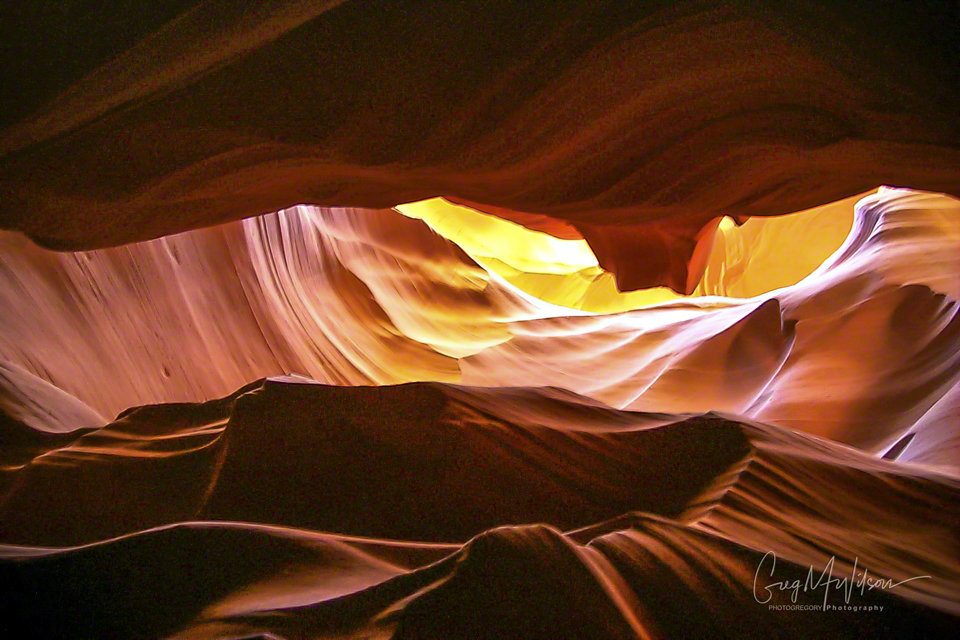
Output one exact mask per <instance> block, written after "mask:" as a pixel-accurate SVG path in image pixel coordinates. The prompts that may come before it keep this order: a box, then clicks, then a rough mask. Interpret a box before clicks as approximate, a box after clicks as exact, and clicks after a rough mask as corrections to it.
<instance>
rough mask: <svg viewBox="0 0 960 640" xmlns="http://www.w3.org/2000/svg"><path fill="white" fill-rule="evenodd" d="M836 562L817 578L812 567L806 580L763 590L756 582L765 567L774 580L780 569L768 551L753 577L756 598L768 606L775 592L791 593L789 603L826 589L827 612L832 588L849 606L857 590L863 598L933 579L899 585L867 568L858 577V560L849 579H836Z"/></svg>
mask: <svg viewBox="0 0 960 640" xmlns="http://www.w3.org/2000/svg"><path fill="white" fill-rule="evenodd" d="M835 561H836V556H832V557H831V558H830V560H829V561H828V562H827V564H826V566H825V567H824V569H823V571H822V572H821V573H820V575H819V576H817V575H816V572H815V571H814V569H813V567H812V566H811V567H810V570H809V571H808V572H807V578H806V580H793V581H790V580H783V581H780V582H771V583H769V584H768V585H766V586H764V587H760V586H758V584H757V582H758V580H759V578H760V574H761V572H762V571H763V569H764V567H766V566H769V567H770V577H771V578H772V577H773V573H774V571H775V570H776V568H777V554H775V553H774V552H773V551H768V552H767V553H766V554H765V555H764V556H763V558H762V559H761V560H760V564H759V565H757V572H756V573H755V574H754V575H753V598H754V600H756V601H757V602H758V603H760V604H766V603H768V602H770V600H771V599H773V596H774V593H775V592H784V591H789V592H790V601H791V602H793V603H796V602H797V597H798V596H799V594H800V592H801V591H802V592H803V593H807V592H811V591H816V590H817V589H820V588H823V610H826V609H827V597H828V596H829V594H830V589H831V588H834V589H838V590H842V591H843V594H844V602H845V603H846V604H850V597H851V596H852V595H853V594H854V592H855V591H857V590H859V591H860V595H861V596H862V595H864V593H866V592H867V591H868V590H869V591H873V590H874V589H879V590H881V591H883V590H886V589H893V588H894V587H899V586H900V585H902V584H905V583H907V582H912V581H913V580H922V579H924V578H926V579H928V580H929V579H932V578H931V577H930V576H914V577H913V578H907V579H906V580H901V581H900V582H894V581H893V580H890V579H881V578H871V577H870V576H869V572H868V571H867V570H866V569H863V570H862V573H860V574H859V575H857V571H858V570H857V564H858V563H859V558H854V560H853V570H852V571H851V572H850V577H849V578H847V577H844V578H834V577H833V565H834V562H835ZM761 598H763V599H761Z"/></svg>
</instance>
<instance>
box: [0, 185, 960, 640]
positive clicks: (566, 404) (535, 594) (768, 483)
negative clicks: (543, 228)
mask: <svg viewBox="0 0 960 640" xmlns="http://www.w3.org/2000/svg"><path fill="white" fill-rule="evenodd" d="M958 213H960V202H958V201H957V200H955V199H953V198H949V197H946V196H943V195H938V194H929V193H918V192H912V191H905V190H895V189H881V190H880V191H879V192H878V193H877V194H875V195H870V196H867V197H866V198H864V199H862V200H861V201H860V202H859V203H858V204H857V206H856V210H855V214H854V218H853V226H852V229H851V231H850V234H849V236H848V237H847V239H846V241H845V242H844V243H843V244H842V246H841V247H840V248H839V249H838V250H837V251H836V252H835V253H834V255H832V256H831V257H830V258H829V259H828V260H827V261H826V262H825V263H824V264H823V265H821V266H820V267H819V268H818V269H817V270H815V271H814V273H812V274H810V275H809V276H808V277H806V278H804V279H803V280H801V281H800V282H798V283H796V284H793V285H791V286H787V287H782V288H778V289H774V290H772V291H767V292H764V293H761V294H759V295H756V296H754V297H752V298H745V299H736V298H722V297H706V298H689V299H678V300H675V301H673V302H670V303H666V304H659V305H654V306H649V307H642V308H639V309H634V310H630V311H625V312H617V313H587V312H583V311H577V310H571V309H568V308H563V307H559V306H555V305H551V304H548V303H545V302H542V301H540V300H537V299H535V298H533V297H531V296H529V295H527V294H524V293H523V292H522V291H520V290H519V289H517V288H515V287H514V286H513V285H511V284H509V283H508V282H507V281H506V280H504V279H502V278H500V277H499V276H497V275H496V274H495V273H494V272H492V271H489V270H487V269H485V268H484V267H482V266H481V265H480V264H478V263H477V262H475V261H473V260H472V259H471V258H470V257H469V255H468V254H467V253H466V252H465V251H463V250H462V249H461V248H459V247H458V246H457V245H455V244H453V243H452V242H450V241H449V240H446V239H445V238H443V237H441V236H439V235H437V234H436V233H434V232H433V231H431V230H430V228H429V227H427V225H426V224H425V223H424V222H423V221H421V220H416V219H411V218H408V217H404V216H401V215H399V214H397V213H396V212H394V211H363V212H355V211H351V210H343V209H324V208H316V207H298V208H295V209H290V210H286V211H282V212H279V213H277V214H272V215H270V216H264V217H262V218H256V219H250V220H245V221H242V222H236V223H231V224H228V225H224V226H220V227H215V228H211V229H205V230H200V231H195V232H190V233H187V234H182V235H179V236H172V237H168V238H163V239H160V240H156V241H152V242H147V243H140V244H135V245H129V246H126V247H120V248H114V249H107V250H101V251H92V252H83V253H76V254H62V253H54V252H50V251H46V250H43V249H39V248H37V247H36V246H34V245H31V244H29V243H26V242H24V241H23V239H22V238H21V237H19V236H16V235H13V234H8V235H5V236H3V238H2V240H3V245H2V251H0V258H2V262H0V265H2V267H3V268H2V271H0V277H2V279H0V285H2V286H0V295H2V302H3V304H2V305H0V318H2V322H3V327H4V331H3V332H2V333H0V354H2V357H3V358H4V362H3V363H2V365H0V410H2V412H0V434H2V438H3V440H2V442H3V447H2V449H0V455H2V457H0V584H2V585H4V586H3V588H2V589H0V619H2V620H4V622H5V623H9V624H10V625H13V626H14V628H27V629H30V630H31V631H30V633H31V634H32V635H33V636H34V637H44V638H46V637H158V638H160V637H170V638H180V637H196V638H232V637H249V636H254V637H256V636H257V635H258V634H259V635H261V636H265V637H281V638H299V637H311V636H313V637H329V638H369V637H382V638H471V639H472V638H503V637H511V638H545V637H583V638H607V637H610V638H646V637H676V636H684V637H690V636H694V637H715V636H733V637H751V636H753V637H756V636H757V635H769V636H771V637H809V636H810V635H818V636H828V637H862V636H863V634H865V633H878V634H883V635H892V636H906V635H910V636H921V637H923V636H926V637H952V636H953V635H956V634H957V632H958V631H960V600H958V598H957V594H958V593H960V562H958V558H960V553H958V551H960V547H958V540H960V528H958V522H960V520H958V518H957V515H958V513H960V464H958V456H957V451H958V443H960V428H958V426H960V423H958V422H957V420H956V417H957V415H958V407H960V405H958V400H960V396H958V394H957V389H958V386H957V385H958V380H960V317H958V299H960V280H958V279H957V274H958V273H960V265H958V262H957V261H958V259H960V251H958V245H960V226H958V224H960V215H958ZM358 214H360V215H358ZM769 228H770V229H773V230H776V229H778V227H776V226H771V227H769ZM757 242H758V244H759V245H760V246H767V245H768V242H772V241H770V240H768V241H765V240H764V237H763V235H762V232H760V236H759V237H758V239H757ZM726 251H727V250H726V249H724V254H725V255H729V254H726ZM715 255H719V253H718V254H715ZM766 259H768V260H769V259H771V258H766ZM748 262H749V261H748ZM724 264H727V263H721V264H720V265H719V266H718V267H715V268H717V269H718V270H717V271H715V273H717V274H719V276H718V277H719V278H720V279H719V280H718V281H717V282H715V283H714V286H717V287H721V290H722V287H723V286H726V285H725V284H724V283H723V276H724V275H725V274H729V277H730V278H731V280H729V286H731V287H739V286H749V285H748V284H744V283H749V282H751V276H750V274H749V266H748V267H747V270H746V271H744V270H742V269H740V268H739V267H738V268H731V269H726V268H724V267H723V265H724ZM737 264H739V263H737ZM571 277H579V276H577V275H576V274H571ZM288 371H294V372H300V373H302V374H306V375H308V376H310V378H314V380H311V379H309V378H305V377H298V376H285V377H271V376H276V375H277V374H280V373H283V372H288ZM265 377H266V378H267V379H265V380H264V379H263V378H265ZM257 378H259V380H257ZM250 380H256V381H254V382H250ZM317 380H319V381H320V382H322V383H326V384H319V383H318V382H317ZM415 380H433V381H432V382H414V383H408V384H399V385H395V383H403V382H410V381H415ZM331 385H333V386H331ZM368 385H391V386H368ZM394 385H395V386H394ZM464 385H466V386H464ZM480 385H484V386H480ZM158 403H160V404H158ZM135 405H146V406H135ZM127 407H133V408H130V409H126V408H127ZM118 412H120V413H119V415H117V413H118ZM113 415H116V418H115V419H114V420H112V421H110V420H109V418H107V417H104V416H113ZM794 605H799V607H801V608H790V607H793V606H794ZM824 607H831V608H828V609H826V610H824V609H823V608H824ZM862 607H867V609H863V608H862ZM271 634H272V635H271Z"/></svg>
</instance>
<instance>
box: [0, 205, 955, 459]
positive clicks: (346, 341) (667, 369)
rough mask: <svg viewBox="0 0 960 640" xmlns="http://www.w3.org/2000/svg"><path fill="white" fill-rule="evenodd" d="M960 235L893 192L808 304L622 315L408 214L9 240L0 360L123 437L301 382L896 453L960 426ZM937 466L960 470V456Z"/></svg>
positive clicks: (803, 298)
mask: <svg viewBox="0 0 960 640" xmlns="http://www.w3.org/2000/svg"><path fill="white" fill-rule="evenodd" d="M958 221H960V203H958V202H957V201H956V200H954V199H952V198H947V197H944V196H940V195H935V194H923V193H916V192H910V191H904V190H890V189H884V190H882V191H881V192H880V193H878V194H876V195H872V196H868V197H866V198H864V199H863V200H861V201H860V203H859V204H858V206H857V209H856V214H855V220H854V226H853V229H852V230H851V232H850V235H849V237H848V238H847V240H846V242H845V243H844V244H843V246H842V247H841V248H840V249H839V250H838V251H837V252H836V253H835V254H834V255H833V256H832V257H831V258H829V259H828V261H827V262H826V263H824V264H823V265H822V266H821V267H820V268H819V269H818V270H817V271H816V272H815V273H813V274H811V275H810V276H809V277H807V278H806V279H804V280H802V281H800V282H799V283H797V284H795V285H793V286H790V287H785V288H780V289H776V290H774V291H770V292H767V293H763V294H761V295H759V296H755V297H753V298H748V299H732V298H718V297H709V298H691V299H680V300H676V301H674V302H672V303H669V304H662V305H656V306H651V307H645V308H641V309H636V310H632V311H628V312H623V313H612V314H596V313H584V312H579V311H574V310H570V309H566V308H562V307H558V306H554V305H550V304H547V303H544V302H542V301H539V300H537V299H534V298H532V297H531V296H529V295H526V294H524V293H522V292H521V291H519V290H518V289H516V288H515V287H513V286H512V285H510V284H509V283H507V282H505V281H504V280H503V279H501V278H499V277H498V276H496V275H495V274H494V273H492V272H491V271H488V270H486V269H485V268H483V267H482V266H480V265H479V264H477V263H476V262H474V261H473V260H472V259H470V258H469V256H467V255H466V254H465V253H464V252H463V251H462V250H461V249H460V248H459V247H457V246H456V245H454V244H452V243H451V242H449V241H447V240H445V239H443V238H441V237H440V236H438V235H436V234H435V233H433V232H432V231H430V229H429V228H427V226H426V225H425V224H424V223H423V222H421V221H419V220H413V219H409V218H406V217H403V216H400V215H398V214H396V213H395V212H392V211H379V212H373V211H366V212H363V214H362V215H356V214H355V212H352V211H349V210H341V209H321V208H309V207H300V208H295V209H290V210H286V211H283V212H280V213H277V214H272V215H270V216H265V217H262V218H256V219H251V220H246V221H243V222H239V223H233V224H229V225H224V226H221V227H216V228H211V229H206V230H202V231H196V232H191V233H188V234H183V235H179V236H171V237H168V238H163V239H160V240H157V241H153V242H148V243H142V244H135V245H129V246H127V247H121V248H116V249H109V250H102V251H96V252H85V253H76V254H60V253H53V252H49V251H45V250H41V249H38V248H36V247H35V246H32V245H29V244H25V243H23V242H22V241H20V240H18V238H17V237H15V236H12V235H10V236H5V237H3V245H2V247H0V260H2V262H0V264H2V265H3V270H2V271H0V302H2V304H0V320H2V324H3V326H4V331H3V333H2V334H0V357H2V358H3V359H5V360H7V361H8V362H10V363H11V364H12V365H14V366H16V367H19V368H22V369H23V370H25V371H27V372H30V373H32V374H34V375H37V376H40V377H41V378H43V379H44V380H46V381H48V382H50V383H52V384H54V385H55V386H57V387H59V388H61V389H63V390H64V391H66V392H68V393H70V394H71V395H74V396H76V397H77V398H79V399H80V400H82V401H83V402H84V403H86V404H88V405H90V406H91V407H92V408H93V409H94V410H95V411H97V412H98V413H100V414H101V415H104V416H107V417H109V416H115V415H116V414H117V413H118V412H120V411H122V410H124V409H126V408H128V407H131V406H137V405H143V404H151V403H157V402H183V401H186V402H199V401H204V400H210V399H213V398H217V397H221V396H224V395H226V394H229V393H231V392H232V391H233V390H235V389H236V388H238V387H240V386H242V385H244V384H246V383H247V382H249V381H250V380H254V379H257V378H261V377H265V376H270V375H280V374H284V373H288V372H295V373H300V374H303V375H306V376H308V377H310V378H312V379H314V380H318V381H320V382H325V383H331V384H349V385H358V384H377V385H379V384H397V383H403V382H409V381H417V380H433V381H443V382H463V383H466V384H470V385H490V386H504V385H507V386H545V385H548V386H556V387H562V388H565V389H569V390H571V391H574V392H576V393H578V394H581V395H584V396H588V397H591V398H595V399H597V400H600V401H602V402H604V403H606V404H609V405H611V406H614V407H616V408H629V409H634V410H647V411H667V412H678V413H683V412H704V411H715V410H716V411H729V412H734V413H737V414H742V415H745V416H749V417H752V418H756V419H759V420H763V421H765V422H771V423H775V424H779V425H784V426H790V427H792V428H795V429H799V430H802V431H806V432H809V433H815V434H817V435H820V436H824V437H827V438H832V439H835V440H838V441H840V442H844V443H847V444H851V445H853V446H856V447H858V448H862V449H864V450H867V451H871V452H874V453H878V454H879V453H882V452H884V451H886V450H887V449H889V448H890V447H892V446H893V445H894V444H896V443H897V441H899V440H900V439H901V438H904V437H907V436H908V435H909V433H910V432H911V428H912V425H914V423H916V422H917V421H918V420H920V419H921V418H922V417H923V416H924V415H925V414H926V413H927V412H928V411H934V413H935V414H936V415H940V416H944V417H941V418H935V417H934V414H931V416H930V417H929V418H928V420H929V421H930V422H931V423H944V424H946V423H948V422H949V419H948V417H947V416H949V415H951V413H950V412H951V411H952V409H951V408H950V407H953V406H954V405H955V404H956V403H955V399H954V396H955V394H951V395H949V396H946V395H945V394H947V392H948V391H949V390H950V389H951V388H952V387H954V386H955V385H956V384H957V381H958V380H960V342H958V334H960V316H958V310H957V300H958V299H960V280H958V277H957V274H958V273H960V263H958V260H960V258H958V256H960V223H958ZM772 230H773V233H776V230H777V228H776V227H772ZM761 238H762V236H761ZM757 242H758V244H760V245H761V246H762V245H763V241H762V239H761V240H758V241H757ZM784 250H785V251H791V250H796V249H790V248H789V247H787V248H785V249H784ZM717 273H719V274H721V275H720V276H719V277H720V282H719V283H716V284H715V286H717V288H719V289H721V290H722V289H723V286H724V285H723V278H724V277H725V276H727V275H729V276H730V278H731V281H732V282H735V283H739V282H742V281H745V280H746V281H749V280H750V278H751V276H750V275H749V267H748V268H747V272H746V273H745V272H743V271H742V270H741V269H729V270H724V269H722V268H720V269H718V270H717ZM571 277H574V278H576V277H578V276H577V275H576V274H573V275H572V276H571ZM737 286H739V284H738V285H737ZM105 381H109V383H107V382H105ZM825 384H826V386H825ZM101 424H102V423H101ZM98 426H99V425H98ZM944 433H946V432H944ZM944 437H948V438H949V437H950V436H946V435H944ZM938 442H939V441H938ZM920 446H921V441H919V440H917V442H916V444H914V445H913V446H912V447H911V448H910V449H908V451H919V449H917V447H920ZM924 450H925V453H924V454H923V456H924V460H925V461H927V462H934V461H937V462H939V463H942V464H947V465H951V466H952V467H953V468H957V461H956V457H955V456H954V455H952V454H951V453H949V452H950V449H949V448H948V447H946V448H945V447H942V446H937V447H931V446H926V447H924ZM938 451H939V452H941V453H938Z"/></svg>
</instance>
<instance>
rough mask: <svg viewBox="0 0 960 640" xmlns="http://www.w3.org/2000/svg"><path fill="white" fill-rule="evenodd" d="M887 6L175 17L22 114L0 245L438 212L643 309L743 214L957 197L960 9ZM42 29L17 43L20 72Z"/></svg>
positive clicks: (710, 2)
mask: <svg viewBox="0 0 960 640" xmlns="http://www.w3.org/2000/svg"><path fill="white" fill-rule="evenodd" d="M880 4H881V5H882V6H877V7H874V9H873V10H872V11H869V12H863V11H860V10H859V8H856V9H854V8H845V7H842V6H837V7H830V8H828V7H821V8H813V7H810V6H808V5H809V3H794V2H784V3H777V5H776V6H771V5H770V3H769V2H761V1H746V2H737V3H729V2H720V1H719V0H697V1H689V2H679V3H678V2H653V3H633V5H632V6H629V7H624V6H621V4H619V3H608V2H602V1H591V2H584V1H583V0H576V1H570V2H566V1H565V2H556V1H554V0H550V1H549V2H547V1H545V0H540V1H534V2H525V3H523V7H521V8H518V7H517V6H516V3H514V2H507V1H504V0H498V1H495V2H484V3H479V4H478V3H469V2H442V3H437V2H421V1H415V2H398V3H390V2H386V3H384V2H376V1H374V0H349V1H346V2H344V1H331V0H314V1H311V2H297V3H293V2H286V1H279V0H277V1H272V2H262V3H258V4H257V7H256V8H250V7H247V6H245V5H244V6H240V5H236V4H234V3H228V2H218V1H217V2H204V3H199V4H196V3H190V2H170V1H168V2H165V3H164V7H163V10H160V11H157V12H156V15H154V16H150V17H148V18H146V19H144V20H143V21H142V24H140V27H142V29H143V30H145V31H144V32H142V33H140V36H139V37H140V39H139V41H137V39H136V38H134V39H133V41H132V42H129V43H128V44H125V45H121V44H118V45H116V47H114V48H113V50H112V51H110V52H109V55H108V54H106V53H103V52H102V50H105V49H106V50H109V49H110V47H109V46H107V45H104V44H103V43H104V41H106V42H107V43H110V42H111V41H113V40H115V39H116V36H112V35H111V34H109V33H108V34H103V35H105V36H106V37H102V36H97V37H95V36H89V34H88V38H89V40H90V42H91V46H90V49H91V50H94V51H101V53H100V54H99V55H98V56H94V55H92V54H91V53H89V52H88V51H86V50H85V48H84V47H83V46H76V45H74V43H72V42H70V43H69V44H65V45H64V46H65V48H68V49H70V50H71V51H72V52H74V53H76V54H77V55H75V56H64V57H65V58H71V57H74V58H80V59H81V60H83V61H84V62H86V63H88V65H89V69H84V71H87V70H88V71H89V73H87V74H86V75H80V72H79V71H78V72H75V75H71V74H70V73H68V72H66V71H58V73H63V74H64V76H65V77H64V78H63V79H62V80H61V81H59V82H57V83H55V84H54V85H52V86H51V87H49V88H48V89H47V92H46V93H44V94H43V97H46V98H47V99H48V101H46V102H43V101H40V102H38V100H37V98H36V96H35V95H33V94H27V95H24V96H23V97H22V99H21V101H20V102H23V103H24V104H27V105H28V107H29V108H30V110H29V111H27V112H26V113H20V117H19V118H17V117H16V116H15V117H14V118H13V119H12V120H8V125H9V126H7V127H6V128H5V129H4V130H3V131H2V133H0V196H2V197H0V227H2V228H5V229H14V230H19V231H23V232H25V233H27V234H29V235H30V236H31V237H32V238H34V239H35V240H37V241H38V242H40V243H41V244H44V245H46V246H49V247H55V248H59V249H93V248H101V247H107V246H116V245H119V244H123V243H127V242H132V241H138V240H146V239H150V238H156V237H159V236H162V235H168V234H171V233H176V232H181V231H185V230H188V229H195V228H198V227H203V226H210V225H213V224H219V223H223V222H226V221H228V220H236V219H239V218H244V217H247V216H253V215H257V214H264V213H269V212H273V211H277V210H279V209H283V208H287V207H291V206H293V205H296V204H300V203H311V204H316V205H326V206H353V207H365V208H376V209H381V208H388V207H391V206H395V205H398V204H401V203H404V202H410V201H415V200H422V199H425V198H429V197H433V196H438V195H443V196H447V197H450V198H451V199H453V200H455V201H457V202H461V203H465V204H470V205H472V206H476V207H477V208H479V209H481V210H488V211H491V212H493V213H495V214H497V215H500V216H503V217H506V218H508V219H512V220H517V221H519V222H521V223H523V224H525V225H529V226H531V227H534V228H538V229H543V230H548V231H550V232H551V233H555V234H559V235H561V236H563V237H581V236H582V237H584V238H586V239H587V241H588V242H589V243H590V244H591V246H592V247H593V248H594V250H595V251H596V253H597V256H598V259H599V261H600V264H601V266H603V267H604V268H605V269H607V270H609V271H612V272H613V273H615V274H616V276H617V280H618V285H619V286H620V288H621V289H623V290H633V289H640V288H646V287H652V286H657V285H665V286H669V287H671V288H673V289H675V290H677V291H679V292H686V293H689V292H691V291H693V289H694V287H695V286H696V284H697V282H698V281H699V280H700V275H701V274H702V267H703V265H702V263H701V262H700V261H699V260H698V259H697V256H698V255H699V254H703V253H707V252H708V251H709V243H710V240H711V238H712V234H711V231H712V229H713V225H715V224H716V221H717V220H719V218H720V217H722V216H724V215H729V216H733V217H736V218H737V219H739V220H743V219H744V218H745V217H747V216H769V215H779V214H784V213H789V212H792V211H799V210H802V209H806V208H809V207H813V206H817V205H822V204H825V203H828V202H833V201H835V200H839V199H841V198H844V197H849V196H852V195H854V194H857V193H862V192H864V191H866V190H868V189H872V188H875V187H876V186H877V185H879V184H894V185H904V186H910V187H913V188H917V189H925V190H931V191H943V192H947V193H952V194H954V195H960V129H958V123H957V119H956V114H957V113H958V111H960V93H958V91H957V87H958V86H960V83H958V82H957V80H958V77H957V72H956V65H955V64H953V61H954V60H955V59H956V54H957V51H956V41H957V38H956V33H955V32H956V31H957V26H958V21H957V18H958V16H957V13H956V11H955V9H948V8H944V7H945V5H943V3H933V4H930V3H927V2H913V3H898V2H881V3H880ZM178 10H179V12H181V13H180V15H179V16H178V17H177V19H175V20H170V21H169V22H167V23H166V24H164V23H163V22H162V16H164V15H167V16H169V15H171V14H172V15H177V13H178ZM98 11H99V12H101V13H104V14H108V17H109V14H110V11H111V9H110V8H104V7H102V6H100V7H98ZM114 11H117V12H119V11H120V10H119V9H114ZM36 13H37V14H38V15H39V16H42V11H41V10H37V11H36ZM23 15H25V16H27V20H29V16H30V13H29V12H27V11H26V10H24V12H23ZM114 17H115V16H114ZM38 19H39V18H38ZM119 22H121V23H122V22H123V21H122V20H119ZM107 24H110V22H109V21H107ZM151 25H152V28H151ZM161 25H162V26H161ZM57 26H58V28H59V29H63V30H65V34H66V35H65V36H61V37H64V38H69V35H70V31H69V30H70V29H71V28H74V29H77V31H80V35H81V36H82V35H84V32H83V31H82V29H80V27H73V26H71V25H70V24H69V22H68V23H67V24H66V25H63V26H61V25H59V24H58V25H57ZM18 27H20V28H18ZM34 28H35V25H33V24H29V23H28V24H23V25H18V24H17V23H16V22H11V28H10V30H11V31H12V32H13V34H12V37H11V38H9V39H8V40H9V41H11V42H12V43H13V44H12V45H11V50H12V51H13V52H14V53H16V52H17V51H18V50H22V51H21V56H22V57H23V58H26V59H27V60H28V61H29V60H30V59H33V58H41V59H42V54H38V53H37V50H39V51H40V52H43V51H44V48H50V47H51V45H50V44H49V43H47V42H45V41H43V40H41V41H39V42H36V43H33V44H34V46H33V47H31V46H30V43H27V44H23V43H22V40H23V36H22V35H20V34H21V33H22V32H24V31H26V32H28V33H29V32H32V31H33V29H34ZM152 29H157V30H156V31H153V32H152V33H151V30H152ZM131 30H132V28H131ZM51 31H52V30H51ZM147 34H149V35H147ZM121 40H122V39H121ZM54 41H55V40H54ZM17 43H20V44H19V47H20V49H18V48H17V46H18V44H17ZM81 43H82V41H81ZM85 56H90V59H89V60H84V57H85ZM65 62H67V61H65ZM28 64H29V63H28ZM64 66H65V67H67V68H69V67H71V66H72V67H80V68H82V67H83V66H84V65H83V63H78V62H76V61H73V62H71V63H70V64H69V65H64ZM24 75H27V74H26V73H24ZM51 92H52V93H51ZM30 105H32V107H31V106H30ZM18 111H22V109H20V108H19V107H18Z"/></svg>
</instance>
